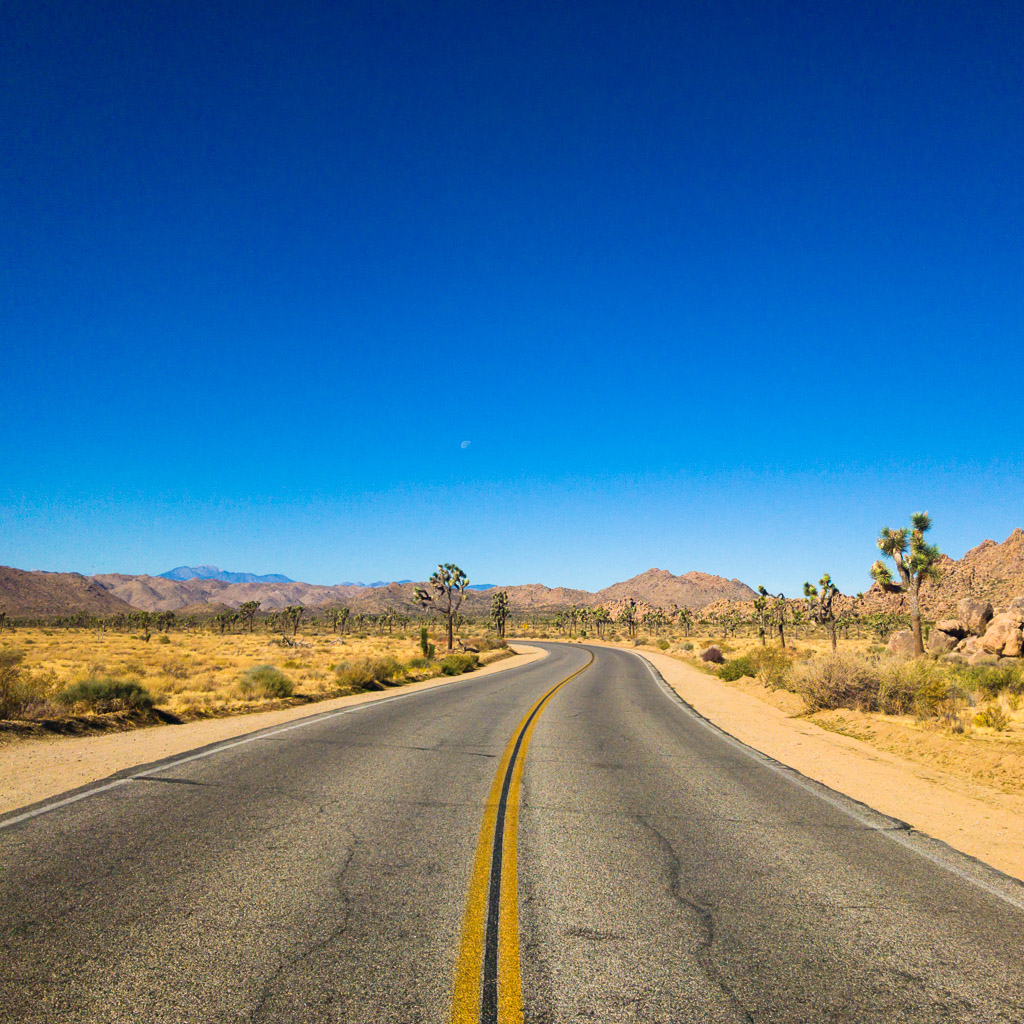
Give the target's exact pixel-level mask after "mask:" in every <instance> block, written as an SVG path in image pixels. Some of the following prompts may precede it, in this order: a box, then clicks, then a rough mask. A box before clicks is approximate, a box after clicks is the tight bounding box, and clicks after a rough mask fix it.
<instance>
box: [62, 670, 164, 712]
mask: <svg viewBox="0 0 1024 1024" xmlns="http://www.w3.org/2000/svg"><path fill="white" fill-rule="evenodd" d="M54 699H55V700H56V701H57V703H58V704H63V705H64V706H65V707H68V708H83V709H85V710H88V711H95V712H96V713H97V714H104V713H106V712H110V711H146V710H148V709H149V708H151V707H152V706H153V698H152V696H150V693H149V690H147V689H146V688H145V687H144V686H143V685H142V684H141V683H138V682H136V681H135V680H134V679H111V678H109V677H107V678H101V679H96V678H93V679H83V680H82V681H81V682H78V683H75V684H74V685H73V686H69V687H67V689H64V690H61V692H60V693H58V694H57V696H56V697H55V698H54Z"/></svg>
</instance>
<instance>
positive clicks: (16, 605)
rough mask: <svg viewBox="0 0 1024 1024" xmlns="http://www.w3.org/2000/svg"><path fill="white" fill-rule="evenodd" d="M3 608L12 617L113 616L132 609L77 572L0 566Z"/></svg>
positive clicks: (1, 603)
mask: <svg viewBox="0 0 1024 1024" xmlns="http://www.w3.org/2000/svg"><path fill="white" fill-rule="evenodd" d="M0 611H4V612H6V613H7V614H8V615H10V616H11V617H12V618H19V617H25V618H32V617H35V616H49V615H70V614H73V613H75V612H88V613H89V614H90V615H114V614H116V613H117V612H126V611H131V609H130V608H129V607H128V605H126V604H125V602H124V601H121V600H120V599H119V598H118V597H117V596H115V595H114V594H111V593H110V592H109V591H108V590H107V589H106V588H105V587H103V586H101V585H100V584H99V583H97V582H96V580H94V579H92V578H91V577H89V576H80V575H79V574H78V573H77V572H26V571H25V570H24V569H12V568H11V567H10V566H6V565H4V566H0Z"/></svg>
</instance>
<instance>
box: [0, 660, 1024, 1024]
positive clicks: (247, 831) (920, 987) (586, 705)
mask: <svg viewBox="0 0 1024 1024" xmlns="http://www.w3.org/2000/svg"><path fill="white" fill-rule="evenodd" d="M548 649H549V651H550V653H549V656H548V657H547V658H545V659H544V660H542V661H539V662H535V663H533V664H531V665H527V666H525V667H523V668H520V669H513V670H510V671H508V672H504V673H498V674H494V675H490V676H485V677H482V678H479V679H474V678H472V677H467V678H465V679H461V680H457V681H455V682H453V683H451V684H450V685H447V686H444V687H439V688H437V689H433V690H426V691H421V692H418V693H411V694H405V695H403V694H401V692H400V691H399V692H398V694H397V695H396V697H395V698H394V699H390V700H387V701H384V702H380V703H376V704H369V705H363V706H361V707H359V708H357V709H352V710H351V711H349V712H346V713H344V714H337V713H334V714H328V715H324V716H318V717H315V718H312V719H306V720H303V721H302V722H301V723H294V724H293V725H292V726H290V727H288V728H287V729H285V730H276V731H275V730H269V731H268V732H267V733H266V734H263V735H260V736H257V737H256V738H254V739H253V740H252V741H247V742H244V743H237V742H234V743H229V744H225V745H223V746H221V747H218V748H213V749H211V750H209V751H204V752H202V753H203V754H204V756H201V757H196V758H192V759H188V760H185V759H177V760H176V761H172V762H170V763H169V764H167V765H163V766H160V767H159V769H158V770H155V771H153V770H148V771H146V772H145V773H143V772H139V771H135V772H130V773H126V774H127V775H128V776H131V778H130V780H129V781H126V782H124V783H123V784H121V785H118V786H114V787H109V788H105V789H103V788H101V787H94V789H96V790H99V791H97V792H92V791H90V795H87V796H85V797H84V798H83V799H80V800H77V801H75V802H72V803H66V804H62V805H61V806H54V805H55V804H56V803H57V802H56V801H51V802H50V803H49V804H46V805H42V806H41V807H40V808H37V809H36V810H39V811H40V812H42V813H38V814H35V815H34V816H31V817H26V816H25V815H24V814H22V813H17V812H16V813H14V814H12V815H7V816H6V817H5V818H0V865H2V873H0V1020H3V1021H7V1020H11V1021H47V1022H55V1021H56V1022H73V1021H82V1022H94V1021H95V1022H98V1021H104V1022H108V1021H110V1022H112V1021H147V1022H150V1021H152V1022H165V1021H166V1022H170V1021H190V1022H197V1024H198V1022H228V1021H230V1022H239V1021H254V1022H260V1021H268V1022H269V1021H288V1022H290V1024H298V1022H305V1021H317V1022H320V1021H323V1022H327V1021H330V1022H340V1021H350V1022H359V1024H367V1022H373V1021H394V1022H406V1021H408V1022H413V1021H431V1022H447V1021H453V1022H458V1024H464V1022H467V1021H482V1020H494V1021H502V1022H507V1021H514V1020H517V1019H522V1016H525V1020H527V1021H598V1022H617V1021H659V1022H660V1021H664V1022H666V1024H667V1022H682V1021H694V1022H696V1021H702V1022H703V1021H710V1022H714V1021H729V1022H732V1021H773V1022H774V1021H779V1022H783V1021H784V1022H800V1024H804V1022H811V1021H843V1022H847V1021H871V1022H875V1021H882V1020H885V1021H936V1022H937V1021H971V1022H975V1021H1017V1022H1024V966H1022V950H1024V887H1022V886H1020V885H1018V884H1017V883H1014V882H1012V881H1010V880H1008V879H1005V878H1004V877H1003V876H1000V875H998V874H996V873H995V872H992V871H990V870H988V869H986V868H984V866H981V865H978V864H976V863H974V862H972V861H969V860H968V859H967V858H963V857H959V856H958V855H956V854H954V853H952V851H949V850H948V849H946V848H945V847H943V846H941V844H937V843H933V842H931V841H930V840H928V839H927V838H926V837H921V836H918V835H916V834H915V833H913V832H911V831H908V830H907V829H906V828H905V827H904V826H902V825H901V824H900V823H898V822H894V821H892V820H891V819H888V818H885V817H883V816H881V815H878V814H875V813H874V812H872V811H871V810H870V809H867V808H864V807H863V806H861V805H858V804H854V803H853V802H852V801H848V800H846V799H845V798H842V797H840V796H838V795H837V794H834V793H830V792H829V791H827V790H824V789H822V788H821V787H818V786H816V785H815V784H813V783H810V782H808V781H807V780H805V779H803V778H802V777H800V776H797V775H795V774H794V773H792V772H789V771H787V770H786V769H784V768H782V767H781V766H779V765H777V764H775V763H774V762H771V761H769V760H768V759H766V758H763V757H761V756H759V755H757V754H756V753H754V752H752V751H750V750H749V749H748V748H746V747H743V746H742V745H741V744H738V743H736V742H735V741H733V740H731V739H730V738H728V737H725V736H723V735H722V734H721V733H719V732H718V731H717V730H715V729H714V728H713V727H711V726H709V725H708V724H707V723H705V722H704V721H703V720H702V719H700V718H699V717H698V716H696V715H695V714H694V713H693V712H692V711H690V710H689V709H688V708H686V707H685V706H684V705H683V704H682V703H681V702H679V701H678V700H677V699H675V698H674V697H673V696H671V695H670V694H669V692H668V691H667V690H666V688H665V687H664V685H663V684H661V683H660V682H659V681H658V680H657V679H656V677H655V673H653V672H652V670H651V669H650V668H649V667H648V666H647V664H646V663H645V662H643V661H642V660H640V659H639V658H637V657H635V656H634V655H632V654H629V653H627V652H623V651H618V650H613V649H606V648H600V647H594V648H589V649H588V648H584V647H578V646H568V645H555V644H553V645H550V646H549V647H548ZM591 659H592V660H591Z"/></svg>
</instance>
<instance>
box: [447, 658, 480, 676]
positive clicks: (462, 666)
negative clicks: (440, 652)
mask: <svg viewBox="0 0 1024 1024" xmlns="http://www.w3.org/2000/svg"><path fill="white" fill-rule="evenodd" d="M479 663H480V659H479V657H477V655H475V654H448V655H446V656H445V657H444V658H442V659H441V673H442V675H446V676H460V675H462V673H463V672H471V671H472V670H473V669H475V668H476V667H477V665H478V664H479Z"/></svg>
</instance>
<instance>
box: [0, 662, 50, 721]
mask: <svg viewBox="0 0 1024 1024" xmlns="http://www.w3.org/2000/svg"><path fill="white" fill-rule="evenodd" d="M24 659H25V653H24V651H17V650H4V651H0V718H15V717H17V716H19V715H23V714H25V712H26V711H28V710H30V709H32V708H33V707H38V706H42V705H43V704H44V703H45V698H44V694H45V691H46V681H45V679H43V678H37V677H35V676H33V675H32V674H31V673H29V672H27V671H26V670H25V669H24V668H23V667H22V664H21V663H22V661H24Z"/></svg>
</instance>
